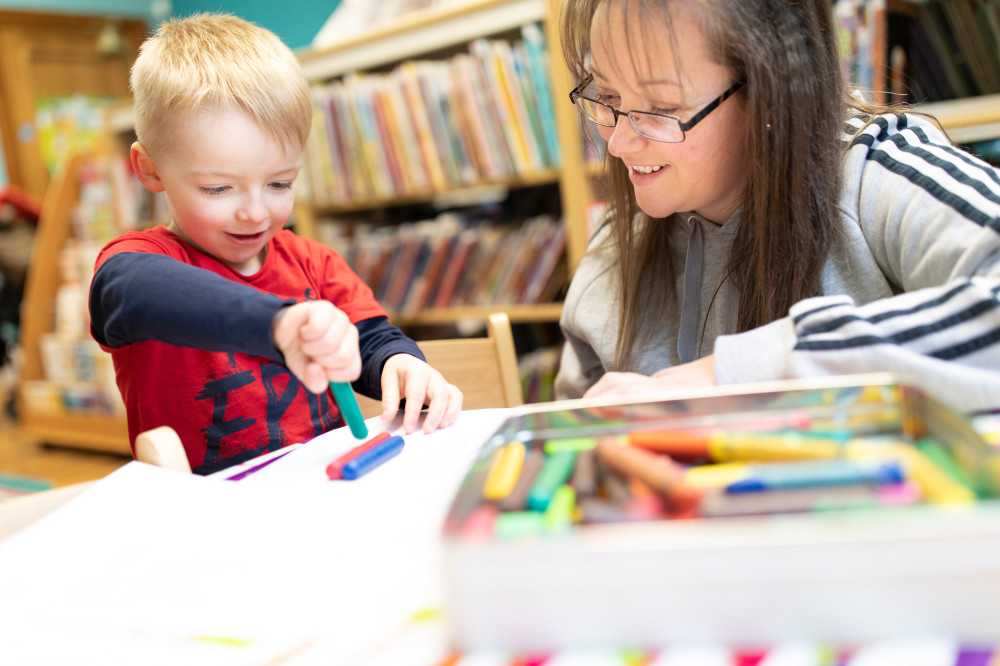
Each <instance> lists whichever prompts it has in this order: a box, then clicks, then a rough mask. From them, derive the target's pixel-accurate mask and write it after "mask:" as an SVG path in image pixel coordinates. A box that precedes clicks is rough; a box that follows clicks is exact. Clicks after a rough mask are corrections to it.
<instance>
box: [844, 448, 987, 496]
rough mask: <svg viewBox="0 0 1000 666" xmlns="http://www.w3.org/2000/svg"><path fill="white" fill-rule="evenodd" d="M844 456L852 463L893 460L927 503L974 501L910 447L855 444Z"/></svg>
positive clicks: (943, 472)
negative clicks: (900, 466)
mask: <svg viewBox="0 0 1000 666" xmlns="http://www.w3.org/2000/svg"><path fill="white" fill-rule="evenodd" d="M846 453H847V457H848V458H852V459H855V460H866V459H867V460H871V459H880V460H884V459H886V458H889V459H894V460H897V461H898V462H899V463H900V464H901V465H902V466H903V469H904V470H905V471H906V478H907V479H909V480H910V481H912V482H913V483H914V484H916V485H917V487H918V488H920V492H921V494H922V495H923V497H924V498H925V499H926V500H927V501H928V502H933V503H935V504H946V503H954V502H958V503H962V504H967V503H969V502H975V501H976V495H975V493H973V492H972V490H971V489H970V488H969V487H968V486H964V485H962V484H961V483H959V482H958V481H956V480H955V479H953V478H952V477H951V476H949V475H948V474H947V473H946V472H945V471H944V470H943V469H941V468H940V467H938V466H937V465H935V464H934V463H933V462H931V459H930V458H928V457H927V456H925V455H924V454H923V453H921V452H920V450H919V449H917V448H915V447H913V446H909V445H906V444H898V443H896V444H873V443H871V442H863V441H856V442H851V443H850V444H848V446H847V447H846Z"/></svg>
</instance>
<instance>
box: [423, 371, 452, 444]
mask: <svg viewBox="0 0 1000 666" xmlns="http://www.w3.org/2000/svg"><path fill="white" fill-rule="evenodd" d="M449 393H450V392H449V391H448V385H447V384H445V382H444V380H443V379H441V380H437V381H434V380H432V381H431V383H430V384H429V385H428V391H427V398H429V399H428V400H427V414H426V415H424V426H423V430H424V432H431V431H433V430H437V428H438V426H439V425H441V423H442V419H443V418H444V417H445V414H446V413H447V411H448V399H449Z"/></svg>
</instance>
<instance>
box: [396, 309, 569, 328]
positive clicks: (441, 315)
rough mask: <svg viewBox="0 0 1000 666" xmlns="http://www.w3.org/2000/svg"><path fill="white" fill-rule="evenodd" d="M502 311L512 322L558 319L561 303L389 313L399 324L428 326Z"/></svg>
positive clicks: (487, 315) (476, 317)
mask: <svg viewBox="0 0 1000 666" xmlns="http://www.w3.org/2000/svg"><path fill="white" fill-rule="evenodd" d="M498 311H503V312H505V313H507V316H508V317H509V318H510V321H511V323H512V324H532V323H539V322H546V321H558V319H559V315H561V314H562V304H561V303H542V304H539V305H484V306H479V307H455V308H429V309H426V310H421V311H420V313H419V314H416V315H399V314H390V316H391V319H392V321H394V322H396V323H397V324H399V325H400V326H404V327H407V326H430V325H436V324H454V323H456V322H460V321H462V320H465V319H468V320H472V321H480V322H481V321H485V320H486V319H487V318H488V317H489V315H490V313H492V312H498Z"/></svg>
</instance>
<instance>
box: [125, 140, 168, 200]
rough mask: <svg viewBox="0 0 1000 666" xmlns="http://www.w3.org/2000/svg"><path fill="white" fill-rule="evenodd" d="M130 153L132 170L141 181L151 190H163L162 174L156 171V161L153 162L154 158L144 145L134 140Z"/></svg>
mask: <svg viewBox="0 0 1000 666" xmlns="http://www.w3.org/2000/svg"><path fill="white" fill-rule="evenodd" d="M128 155H129V159H130V160H131V161H132V171H133V172H134V173H135V175H136V177H137V178H138V179H139V182H140V183H142V184H143V185H144V186H145V187H146V189H147V190H149V191H150V192H162V191H163V181H161V180H160V174H159V173H157V171H156V163H154V162H153V158H152V157H150V156H149V153H147V152H146V149H145V148H144V147H143V145H142V144H141V143H139V142H138V141H136V142H134V143H133V144H132V147H131V148H130V149H129V153H128Z"/></svg>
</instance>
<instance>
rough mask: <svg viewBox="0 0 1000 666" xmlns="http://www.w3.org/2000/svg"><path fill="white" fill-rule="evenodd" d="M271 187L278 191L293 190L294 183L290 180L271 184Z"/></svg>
mask: <svg viewBox="0 0 1000 666" xmlns="http://www.w3.org/2000/svg"><path fill="white" fill-rule="evenodd" d="M271 187H273V188H274V189H276V190H289V189H291V188H292V181H290V180H279V181H275V182H273V183H271Z"/></svg>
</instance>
